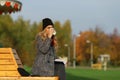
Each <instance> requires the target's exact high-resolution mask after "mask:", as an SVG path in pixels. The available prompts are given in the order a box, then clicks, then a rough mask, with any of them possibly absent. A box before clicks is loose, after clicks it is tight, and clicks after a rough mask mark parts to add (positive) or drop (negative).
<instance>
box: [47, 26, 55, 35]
mask: <svg viewBox="0 0 120 80" xmlns="http://www.w3.org/2000/svg"><path fill="white" fill-rule="evenodd" d="M51 28H53V26H52V25H48V26H47V27H46V28H45V33H47V34H48V32H49V30H50V29H51Z"/></svg>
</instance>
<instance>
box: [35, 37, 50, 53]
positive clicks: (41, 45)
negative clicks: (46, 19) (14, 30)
mask: <svg viewBox="0 0 120 80" xmlns="http://www.w3.org/2000/svg"><path fill="white" fill-rule="evenodd" d="M51 41H52V39H51V38H46V40H42V39H41V37H40V36H37V39H36V45H37V46H36V47H37V49H38V51H40V52H42V53H43V54H46V53H47V51H48V50H49V48H50V45H51Z"/></svg>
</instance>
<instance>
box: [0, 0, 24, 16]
mask: <svg viewBox="0 0 120 80" xmlns="http://www.w3.org/2000/svg"><path fill="white" fill-rule="evenodd" d="M21 8H22V3H21V2H19V1H18V0H0V15H2V14H7V13H9V14H11V13H12V12H13V13H15V12H18V11H21Z"/></svg>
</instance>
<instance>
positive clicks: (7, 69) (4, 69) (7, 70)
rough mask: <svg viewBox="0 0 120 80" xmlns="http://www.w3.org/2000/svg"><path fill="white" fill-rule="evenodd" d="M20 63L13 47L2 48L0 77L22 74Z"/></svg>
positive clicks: (0, 50)
mask: <svg viewBox="0 0 120 80" xmlns="http://www.w3.org/2000/svg"><path fill="white" fill-rule="evenodd" d="M17 68H18V65H17V62H16V59H15V57H14V54H13V50H12V49H11V48H0V77H17V76H20V74H19V72H18V71H17Z"/></svg>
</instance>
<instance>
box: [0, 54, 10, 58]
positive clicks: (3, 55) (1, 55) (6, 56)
mask: <svg viewBox="0 0 120 80" xmlns="http://www.w3.org/2000/svg"><path fill="white" fill-rule="evenodd" d="M0 58H2V59H3V58H11V54H1V53H0Z"/></svg>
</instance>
